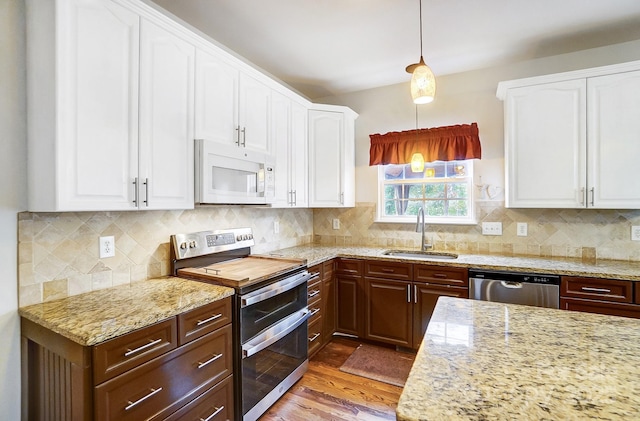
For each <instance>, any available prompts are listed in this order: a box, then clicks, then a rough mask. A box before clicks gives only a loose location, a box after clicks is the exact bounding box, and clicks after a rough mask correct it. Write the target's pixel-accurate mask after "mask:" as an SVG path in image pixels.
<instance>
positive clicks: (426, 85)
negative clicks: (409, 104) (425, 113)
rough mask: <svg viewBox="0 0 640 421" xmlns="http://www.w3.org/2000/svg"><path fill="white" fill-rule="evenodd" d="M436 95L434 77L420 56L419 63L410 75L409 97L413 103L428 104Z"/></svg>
mask: <svg viewBox="0 0 640 421" xmlns="http://www.w3.org/2000/svg"><path fill="white" fill-rule="evenodd" d="M435 96H436V77H435V75H434V74H433V72H432V71H431V68H430V67H429V66H427V65H426V64H425V63H424V59H423V58H422V57H420V63H418V65H417V66H416V68H415V69H414V71H413V75H412V76H411V97H412V98H413V102H414V104H428V103H430V102H431V101H433V99H434V98H435Z"/></svg>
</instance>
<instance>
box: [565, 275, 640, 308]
mask: <svg viewBox="0 0 640 421" xmlns="http://www.w3.org/2000/svg"><path fill="white" fill-rule="evenodd" d="M560 296H561V297H574V298H588V299H592V300H604V301H612V302H616V303H632V302H633V282H632V281H619V280H614V279H598V278H583V277H573V276H563V277H562V278H561V281H560Z"/></svg>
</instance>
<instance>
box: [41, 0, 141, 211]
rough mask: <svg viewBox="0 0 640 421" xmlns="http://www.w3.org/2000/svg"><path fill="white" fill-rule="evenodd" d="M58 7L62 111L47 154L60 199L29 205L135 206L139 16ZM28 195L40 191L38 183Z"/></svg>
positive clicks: (93, 4)
mask: <svg viewBox="0 0 640 421" xmlns="http://www.w3.org/2000/svg"><path fill="white" fill-rule="evenodd" d="M57 5H58V16H59V20H58V21H57V24H58V26H57V27H56V30H55V32H56V35H57V40H56V41H57V43H58V44H57V45H56V48H55V53H54V54H55V55H56V56H57V62H58V65H59V67H58V68H57V71H56V74H57V76H58V78H59V80H58V89H56V91H57V92H58V94H59V97H58V102H57V107H58V108H57V112H55V113H54V110H51V112H52V113H54V114H53V115H56V116H57V119H58V132H57V133H56V134H55V139H51V142H52V143H55V142H57V145H58V147H57V153H56V155H55V156H46V157H44V158H45V159H48V160H50V162H53V161H54V160H55V159H56V156H57V158H58V162H57V163H56V164H55V165H56V167H57V169H56V172H57V177H56V178H55V180H56V181H55V184H56V185H55V187H54V189H55V190H57V199H56V200H55V202H56V203H48V204H45V203H40V204H38V202H39V200H40V198H38V197H34V200H33V201H32V203H31V205H30V208H32V209H33V208H41V209H47V208H49V210H119V209H125V210H126V209H131V207H132V202H131V199H132V191H133V190H132V186H131V185H130V183H129V180H131V178H132V177H133V175H134V174H136V173H137V171H138V167H137V165H138V163H137V147H138V45H139V37H138V34H139V17H138V15H136V14H135V13H133V12H131V11H129V10H127V9H125V8H123V7H121V6H119V5H117V4H114V3H112V2H106V1H99V0H73V1H60V2H58V4H57ZM34 7H41V5H35V6H34ZM51 53H52V52H42V54H51ZM47 71H51V72H53V71H54V70H53V69H51V68H48V69H47ZM36 94H37V93H36ZM42 100H44V101H46V99H44V98H43V99H42ZM51 135H52V134H49V135H48V136H47V138H48V139H50V137H49V136H51ZM36 141H37V140H36ZM34 147H36V148H37V147H38V146H34ZM31 152H32V153H37V151H31ZM37 165H39V164H37ZM44 168H46V166H45V167H44ZM36 171H38V170H37V169H36ZM32 176H33V174H32ZM36 177H51V175H48V176H47V175H46V174H41V175H40V176H37V175H36ZM31 190H32V192H31V193H32V194H35V195H37V194H38V187H37V186H33V187H32V189H31Z"/></svg>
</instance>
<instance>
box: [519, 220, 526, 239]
mask: <svg viewBox="0 0 640 421" xmlns="http://www.w3.org/2000/svg"><path fill="white" fill-rule="evenodd" d="M516 227H517V228H516V234H517V235H518V237H526V236H527V223H526V222H518V224H517V225H516Z"/></svg>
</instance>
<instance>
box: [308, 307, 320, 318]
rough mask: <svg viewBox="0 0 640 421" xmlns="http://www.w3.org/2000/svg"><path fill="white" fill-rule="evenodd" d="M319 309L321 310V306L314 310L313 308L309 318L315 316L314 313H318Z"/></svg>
mask: <svg viewBox="0 0 640 421" xmlns="http://www.w3.org/2000/svg"><path fill="white" fill-rule="evenodd" d="M319 311H320V309H319V308H314V309H313V310H311V313H310V314H309V318H311V317H313V315H314V314H316V313H317V312H319Z"/></svg>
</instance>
